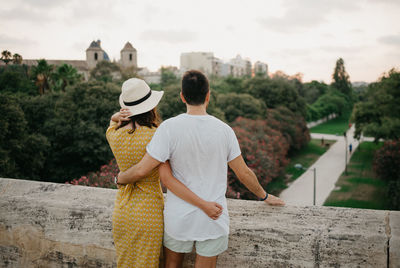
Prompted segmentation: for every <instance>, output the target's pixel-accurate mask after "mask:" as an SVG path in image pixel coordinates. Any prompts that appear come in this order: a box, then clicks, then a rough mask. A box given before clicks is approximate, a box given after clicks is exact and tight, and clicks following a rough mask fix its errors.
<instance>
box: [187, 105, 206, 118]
mask: <svg viewBox="0 0 400 268" xmlns="http://www.w3.org/2000/svg"><path fill="white" fill-rule="evenodd" d="M206 107H207V106H206V104H202V105H196V106H194V105H188V104H186V113H187V114H190V115H207V110H206Z"/></svg>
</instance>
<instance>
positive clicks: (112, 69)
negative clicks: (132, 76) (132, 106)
mask: <svg viewBox="0 0 400 268" xmlns="http://www.w3.org/2000/svg"><path fill="white" fill-rule="evenodd" d="M121 77H122V74H121V69H120V67H119V66H118V65H117V64H116V63H113V62H110V61H106V60H102V61H99V62H98V63H97V65H96V67H95V68H94V69H93V70H92V71H91V72H90V78H91V79H92V80H96V81H102V82H112V81H118V80H120V79H121Z"/></svg>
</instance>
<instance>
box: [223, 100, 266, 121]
mask: <svg viewBox="0 0 400 268" xmlns="http://www.w3.org/2000/svg"><path fill="white" fill-rule="evenodd" d="M217 106H218V107H220V109H221V110H222V111H223V112H224V114H225V118H226V119H227V121H228V122H232V121H234V120H235V119H236V118H237V117H239V116H242V117H246V118H250V119H262V118H264V117H265V111H266V106H265V104H264V102H263V101H261V100H258V99H256V98H254V97H252V96H251V95H249V94H237V93H227V94H219V95H218V97H217Z"/></svg>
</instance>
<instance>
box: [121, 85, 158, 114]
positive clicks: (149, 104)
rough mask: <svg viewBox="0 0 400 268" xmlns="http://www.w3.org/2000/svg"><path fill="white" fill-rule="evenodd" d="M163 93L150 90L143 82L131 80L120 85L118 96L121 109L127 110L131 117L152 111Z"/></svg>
mask: <svg viewBox="0 0 400 268" xmlns="http://www.w3.org/2000/svg"><path fill="white" fill-rule="evenodd" d="M163 94H164V91H155V90H151V89H150V87H149V86H148V85H147V84H146V82H145V81H143V80H141V79H138V78H131V79H128V80H126V81H125V82H124V83H123V84H122V93H121V95H120V96H119V104H120V105H121V108H125V109H129V110H130V111H131V113H132V115H137V114H142V113H145V112H148V111H150V110H152V109H153V108H154V107H156V106H157V104H158V103H159V102H160V100H161V97H162V96H163Z"/></svg>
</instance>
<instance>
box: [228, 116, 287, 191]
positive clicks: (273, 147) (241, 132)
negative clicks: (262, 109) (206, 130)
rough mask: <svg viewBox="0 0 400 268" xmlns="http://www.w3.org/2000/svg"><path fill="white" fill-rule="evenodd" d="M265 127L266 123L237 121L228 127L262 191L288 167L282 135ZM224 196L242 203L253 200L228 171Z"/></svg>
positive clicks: (285, 142) (246, 120)
mask: <svg viewBox="0 0 400 268" xmlns="http://www.w3.org/2000/svg"><path fill="white" fill-rule="evenodd" d="M268 123H269V122H267V121H266V120H251V119H246V118H242V117H239V118H237V119H236V120H235V121H234V122H233V124H232V128H233V130H234V131H235V133H236V136H237V138H238V141H239V144H240V148H241V150H242V156H243V158H244V160H245V161H246V163H247V165H248V166H249V168H251V169H252V170H253V171H254V173H255V174H256V175H257V178H258V179H259V182H260V184H261V185H262V186H263V187H264V188H266V186H267V184H268V183H269V182H271V181H272V180H273V179H275V178H277V177H279V176H281V175H283V171H284V168H285V166H286V165H287V163H288V160H287V158H286V155H287V152H288V150H289V144H288V143H287V141H286V139H285V138H284V137H283V135H282V133H281V132H279V131H278V130H276V129H272V128H271V127H270V126H269V124H268ZM227 196H228V197H231V198H242V199H255V198H256V197H255V196H254V195H253V194H252V193H251V192H250V191H248V190H247V188H246V187H245V186H244V185H242V184H241V183H240V181H239V180H238V179H237V178H236V176H235V175H234V173H233V172H232V171H229V173H228V190H227Z"/></svg>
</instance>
